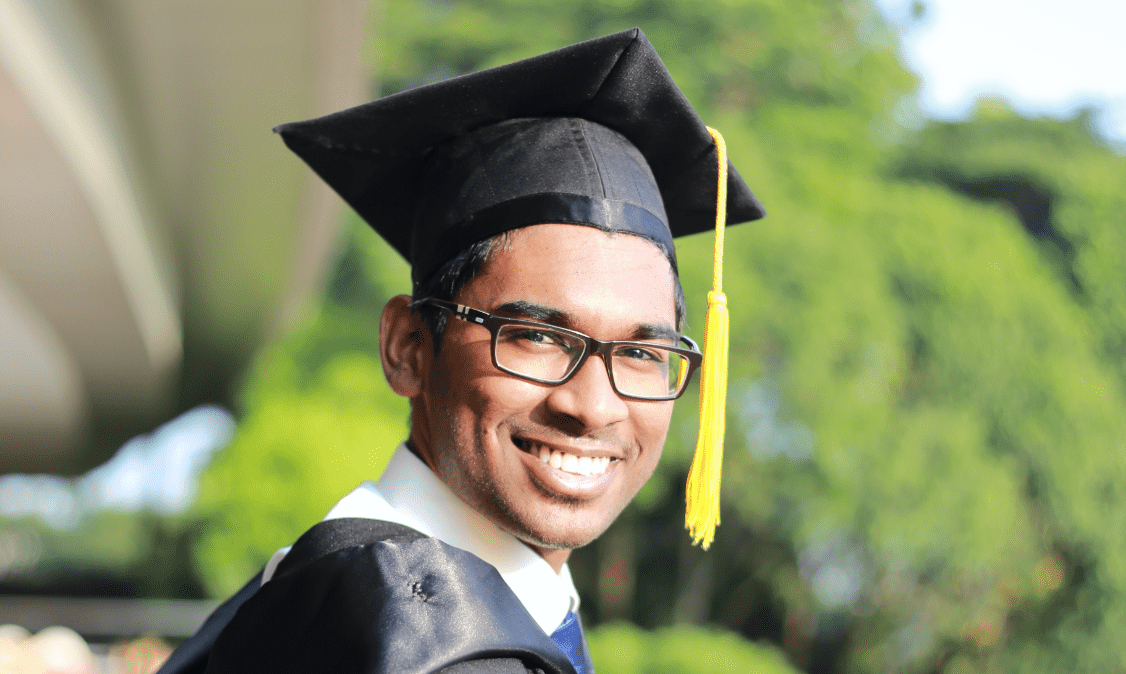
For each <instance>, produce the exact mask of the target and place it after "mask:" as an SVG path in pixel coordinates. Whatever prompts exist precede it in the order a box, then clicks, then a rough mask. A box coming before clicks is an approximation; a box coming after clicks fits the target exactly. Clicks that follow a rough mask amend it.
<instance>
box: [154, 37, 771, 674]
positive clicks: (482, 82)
mask: <svg viewBox="0 0 1126 674" xmlns="http://www.w3.org/2000/svg"><path fill="white" fill-rule="evenodd" d="M277 131H278V132H279V133H280V134H281V136H282V138H283V139H284V140H285V142H286V144H287V145H288V146H289V147H290V148H291V149H293V150H294V151H295V152H296V153H297V154H299V155H300V156H301V157H302V158H303V159H304V160H305V161H306V162H307V163H308V164H309V165H310V166H311V167H312V168H313V169H314V170H315V171H317V173H319V174H320V175H321V176H322V177H323V178H324V179H325V180H326V181H327V182H328V183H329V184H330V185H332V186H333V188H334V189H336V191H337V192H338V193H339V194H340V195H341V196H342V197H343V198H344V199H345V200H346V201H348V203H349V204H351V205H352V207H353V208H355V209H356V211H357V212H358V213H359V214H360V215H361V216H362V217H363V218H364V219H365V220H366V221H367V222H368V223H369V224H371V225H372V227H373V228H374V229H375V230H376V231H378V232H379V233H380V234H381V235H382V236H384V237H385V238H386V239H387V240H388V241H389V242H390V243H391V244H392V245H393V246H395V248H396V249H397V250H399V252H401V253H402V254H403V255H404V256H405V257H406V258H407V259H408V260H410V261H411V265H412V277H413V280H414V296H413V297H407V296H399V297H395V298H393V299H392V300H391V301H390V302H388V304H387V306H386V307H385V308H384V310H383V315H382V321H381V325H380V350H381V357H382V362H383V369H384V373H385V375H386V377H387V380H388V382H389V384H390V385H391V388H392V389H393V390H394V391H395V392H396V393H398V394H399V395H402V396H404V397H407V398H409V399H410V401H411V428H410V436H409V438H408V439H407V442H406V443H405V444H404V445H402V446H400V447H399V449H398V450H397V451H396V452H395V454H394V455H393V457H392V459H391V461H390V463H389V465H388V467H387V469H386V471H385V472H384V474H383V476H382V477H381V478H380V480H379V481H378V482H377V483H375V484H372V483H364V484H363V485H361V486H360V487H359V488H358V489H356V490H355V491H354V492H352V493H351V494H349V495H348V496H346V497H345V498H344V499H342V500H341V501H340V503H338V504H337V506H336V507H335V508H333V510H332V511H331V512H330V513H329V514H328V516H327V517H326V519H325V521H324V522H322V523H321V524H319V525H317V526H315V527H313V528H312V529H311V530H310V531H309V532H307V533H306V534H305V535H304V536H302V537H301V539H299V540H298V541H297V542H296V543H295V544H294V546H293V547H292V548H286V549H283V550H281V551H279V552H278V554H276V555H275V556H274V558H273V559H272V560H271V561H270V563H269V564H268V565H267V566H266V568H265V569H264V571H263V573H262V574H261V576H260V577H259V578H256V579H254V580H252V581H251V582H250V583H249V584H248V585H247V587H246V588H244V589H243V591H241V592H240V593H239V594H238V595H236V597H235V598H233V599H232V600H231V601H229V602H228V603H227V604H226V605H224V607H222V608H220V609H219V610H218V611H217V612H216V614H215V615H214V616H212V618H210V619H209V620H208V623H207V624H205V626H204V627H203V628H202V629H201V630H200V633H199V634H197V636H196V637H194V638H193V639H192V640H189V642H187V643H186V644H185V645H184V647H182V648H181V649H180V650H179V651H177V653H176V654H175V655H174V656H173V658H172V659H170V661H169V663H168V664H167V665H166V667H165V668H164V669H163V670H162V671H165V672H172V671H177V672H185V671H207V672H243V671H279V670H280V671H310V670H315V671H326V672H327V671H334V672H336V671H345V672H351V671H357V672H383V671H394V672H431V671H443V672H527V671H543V672H568V673H570V672H579V673H585V672H592V671H593V668H592V666H591V663H590V659H589V654H588V653H587V651H586V647H585V642H584V640H583V637H582V628H581V622H580V621H579V619H578V614H577V613H578V596H577V593H576V592H575V589H574V586H573V584H572V583H571V579H570V574H569V572H568V570H567V566H566V562H567V558H568V556H569V555H570V551H571V550H572V549H574V548H577V547H580V546H582V545H585V544H587V543H589V542H590V541H591V540H593V539H594V538H596V537H597V536H598V535H599V534H601V533H602V532H603V531H605V529H606V528H607V527H608V526H609V525H610V524H611V523H612V522H613V521H614V519H615V518H616V517H617V516H618V514H619V513H620V512H621V511H622V509H623V508H624V507H625V506H626V505H627V504H628V503H629V502H630V500H631V499H632V498H633V497H634V496H635V495H636V493H637V491H638V490H639V489H640V488H641V487H642V486H643V485H644V484H645V482H646V480H648V479H649V477H650V475H651V474H652V472H653V469H654V467H655V466H656V463H657V461H658V460H659V459H660V455H661V450H662V447H663V446H664V442H665V436H666V434H667V432H668V427H669V420H670V416H671V413H672V404H673V402H672V401H673V400H674V399H675V398H676V397H678V396H679V395H680V394H681V393H682V392H683V391H684V389H685V387H686V386H687V384H688V380H689V378H690V377H691V374H692V372H693V370H695V368H696V367H697V366H698V365H699V364H700V362H701V354H700V352H699V350H698V349H697V348H696V346H695V344H694V343H693V342H692V341H691V340H689V339H688V338H687V337H684V336H683V335H682V334H681V332H680V330H681V325H682V322H683V317H684V299H683V296H682V293H681V290H680V284H679V281H678V279H677V269H676V254H675V249H674V246H673V240H672V238H673V235H674V234H675V235H681V234H690V233H693V232H698V231H703V230H706V229H710V228H711V227H712V226H713V223H715V220H716V217H717V216H716V196H715V195H716V184H717V175H718V176H720V177H722V176H723V175H724V173H723V171H717V166H722V167H723V168H724V169H727V168H729V167H728V166H727V163H726V159H725V158H724V155H723V153H722V150H718V151H717V147H716V146H715V145H714V144H713V142H712V138H711V136H709V133H708V131H707V130H706V129H705V127H704V126H703V124H702V123H701V122H700V120H699V118H698V117H697V116H696V115H695V113H694V112H693V111H692V109H691V107H690V106H689V105H688V103H687V101H686V100H685V99H684V97H683V95H682V94H681V93H680V91H679V90H678V89H677V88H676V86H675V84H673V82H672V80H671V78H670V77H669V75H668V73H667V71H666V70H665V69H664V66H663V65H662V64H661V62H660V59H659V58H658V57H657V55H656V53H655V52H654V51H653V49H652V47H651V46H650V45H649V43H648V41H647V40H646V39H645V36H644V35H643V34H642V33H641V32H640V31H639V30H636V29H634V30H632V31H626V32H624V33H619V34H617V35H611V36H608V37H605V38H601V39H598V40H592V41H589V42H585V43H581V44H578V45H574V46H572V47H568V48H566V49H563V50H559V51H557V52H552V53H550V54H545V55H543V56H540V57H536V58H533V59H528V60H525V61H520V62H517V63H514V64H510V65H507V66H502V67H500V68H494V69H492V70H488V71H483V72H479V73H474V74H472V75H468V76H465V77H460V78H455V79H453V80H448V81H446V82H440V83H437V84H434V85H428V86H426V87H420V88H418V89H415V90H411V91H407V92H403V93H401V94H397V95H394V96H389V97H387V98H385V99H382V100H379V101H375V102H374V103H370V104H367V105H364V106H359V107H357V108H353V109H351V110H345V111H343V112H340V113H336V114H334V115H329V116H327V117H324V118H320V119H316V120H310V121H308V122H300V123H295V124H288V125H284V126H281V127H279V128H278V129H277ZM717 157H718V161H717ZM719 182H720V184H721V186H722V187H725V188H726V189H728V190H729V196H728V198H726V199H721V201H720V213H721V215H720V220H721V225H722V212H723V207H724V206H726V209H727V211H728V212H729V213H730V214H731V216H732V219H733V220H734V221H735V222H741V221H746V220H751V219H755V218H758V217H761V216H762V210H761V207H760V206H759V204H758V202H757V201H756V200H755V198H754V196H753V195H752V194H751V192H750V190H749V189H747V187H746V185H745V184H744V183H743V181H742V180H741V179H740V178H739V177H738V175H737V174H736V173H734V170H733V169H731V171H730V174H729V176H728V179H726V180H722V179H721V180H720V181H719ZM720 193H721V194H722V193H723V192H722V191H721V192H720ZM718 231H720V232H721V231H722V227H720V229H719V230H718ZM717 291H718V288H717ZM717 297H721V295H720V294H719V293H718V292H717V293H715V295H714V296H713V299H715V298H717ZM720 301H722V300H720ZM708 355H709V358H710V357H712V355H713V354H712V353H711V352H709V354H708ZM705 372H706V371H705ZM715 381H716V380H713V388H715V386H716V384H715ZM718 381H719V382H720V387H721V385H722V378H720V379H719V380H718ZM704 397H705V398H707V397H708V394H705V395H704ZM719 409H720V412H719V413H720V420H719V423H720V424H721V423H722V407H721V406H720V408H719ZM719 442H720V443H722V439H721V436H720V439H719ZM714 479H718V478H714ZM714 479H713V481H714Z"/></svg>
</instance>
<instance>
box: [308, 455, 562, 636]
mask: <svg viewBox="0 0 1126 674" xmlns="http://www.w3.org/2000/svg"><path fill="white" fill-rule="evenodd" d="M343 517H366V518H370V519H380V520H384V521H388V522H395V523H396V524H402V525H403V526H407V527H410V528H412V529H415V530H416V531H418V532H420V533H423V534H426V535H427V536H433V537H434V538H437V539H438V540H440V541H442V542H444V543H446V544H447V545H452V546H453V547H455V548H460V549H462V550H465V551H466V552H470V553H473V554H474V555H477V556H478V557H480V558H481V559H483V560H484V561H486V562H488V563H489V564H492V565H493V566H494V567H495V568H496V570H497V571H499V572H500V575H501V577H502V578H504V581H505V582H506V583H507V584H508V587H509V588H511V589H512V592H513V593H514V594H515V595H516V596H517V598H519V599H520V601H521V603H523V604H524V608H526V609H528V613H530V614H532V618H533V619H535V621H536V623H537V624H539V626H540V627H541V628H542V629H543V631H544V632H545V633H547V634H551V633H552V632H553V631H555V628H556V627H558V626H559V625H560V623H562V622H563V619H564V618H566V616H567V612H568V611H574V612H576V613H577V612H578V608H579V595H578V592H577V591H576V590H575V585H574V582H573V581H572V580H571V572H570V570H569V569H568V568H567V565H566V564H564V565H563V568H562V569H561V570H560V572H559V573H558V574H557V573H555V570H554V569H552V568H551V565H550V564H548V563H547V561H545V560H544V558H543V557H541V556H540V555H539V554H538V553H536V552H535V551H534V550H532V549H531V548H529V547H528V546H527V545H525V544H524V543H522V542H521V541H520V540H519V539H517V538H516V537H515V536H513V535H512V534H510V533H508V532H507V531H504V530H502V529H500V528H498V527H497V526H496V525H495V524H493V523H492V522H491V521H489V520H488V519H487V518H486V517H485V516H483V515H481V514H480V513H478V512H477V511H476V510H474V509H472V508H470V507H469V506H468V505H466V503H465V502H464V501H462V500H461V499H460V498H458V497H457V495H456V494H454V493H453V491H451V490H450V488H449V487H448V486H446V483H444V482H442V480H440V479H439V478H438V476H437V475H435V474H434V472H433V471H431V470H430V467H429V466H427V465H426V464H425V463H423V462H422V460H420V459H419V458H418V457H417V456H415V455H414V453H412V452H411V451H410V450H409V449H408V448H407V446H406V444H401V445H399V447H398V448H396V449H395V453H394V454H392V456H391V461H390V462H389V463H388V464H387V468H386V469H385V470H384V471H383V475H382V477H380V478H379V481H378V482H376V483H375V484H373V483H371V482H364V483H363V484H361V485H360V486H359V487H357V488H356V489H355V490H354V491H353V492H352V493H350V494H348V495H347V496H345V497H344V498H343V499H341V500H340V502H339V503H337V504H336V507H334V508H333V509H332V510H331V511H329V513H328V515H327V516H326V517H325V519H326V520H329V519H337V518H343Z"/></svg>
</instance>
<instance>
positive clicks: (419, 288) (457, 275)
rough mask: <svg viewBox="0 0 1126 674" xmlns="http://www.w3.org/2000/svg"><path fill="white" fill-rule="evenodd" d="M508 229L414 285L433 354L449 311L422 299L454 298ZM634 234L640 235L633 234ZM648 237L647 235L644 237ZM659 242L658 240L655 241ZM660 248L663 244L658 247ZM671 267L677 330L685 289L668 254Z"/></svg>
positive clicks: (502, 242) (682, 314)
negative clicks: (431, 343) (428, 331)
mask: <svg viewBox="0 0 1126 674" xmlns="http://www.w3.org/2000/svg"><path fill="white" fill-rule="evenodd" d="M508 234H509V233H508V232H502V233H500V234H497V235H495V236H492V237H490V238H488V239H484V240H482V241H478V242H477V243H474V244H471V245H469V246H467V247H466V248H464V249H463V250H462V251H461V252H460V253H458V254H457V255H455V256H454V257H453V258H451V259H450V260H449V261H448V262H446V263H445V264H443V265H442V266H441V267H439V268H438V271H436V272H434V273H433V274H431V275H430V277H429V278H427V279H426V280H425V281H423V282H422V283H418V284H415V287H414V294H413V296H412V298H411V299H412V300H413V304H414V306H415V311H418V312H419V314H420V315H421V316H422V322H423V323H424V324H426V327H427V328H428V329H429V330H430V336H431V338H432V340H433V342H434V353H437V352H438V351H439V350H440V349H441V348H442V336H443V335H445V333H446V325H447V321H448V318H449V314H448V313H447V312H445V311H442V310H440V309H438V308H437V307H433V306H428V305H425V304H423V305H419V304H418V303H419V302H421V301H422V300H428V299H433V300H445V301H447V302H452V301H454V298H455V297H457V294H458V293H459V292H461V289H462V288H464V287H465V284H467V283H469V282H470V281H472V280H473V279H474V278H476V277H477V275H478V274H480V273H481V271H482V270H483V269H484V268H485V264H486V263H487V262H488V261H489V257H490V256H491V255H493V254H494V253H496V252H498V251H500V250H503V249H504V248H506V247H507V246H508ZM631 236H638V235H637V234H631ZM641 238H646V237H641ZM654 244H655V245H656V242H654ZM658 247H660V246H658ZM665 259H667V260H668V261H669V265H670V266H671V267H672V279H673V286H674V291H673V292H674V293H675V295H676V296H675V298H674V300H673V301H674V302H675V307H674V309H675V312H676V329H677V330H678V331H679V330H681V329H682V327H683V325H684V317H685V315H686V313H687V306H686V304H685V301H684V288H682V287H681V285H680V273H679V271H678V270H677V267H676V258H675V257H673V256H671V255H667V254H666V255H665Z"/></svg>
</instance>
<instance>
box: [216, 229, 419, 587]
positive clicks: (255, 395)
mask: <svg viewBox="0 0 1126 674" xmlns="http://www.w3.org/2000/svg"><path fill="white" fill-rule="evenodd" d="M361 227H362V228H363V229H364V230H366V226H364V225H362V224H360V223H358V222H353V223H352V228H351V230H350V236H351V237H352V243H351V245H350V246H349V248H348V250H347V252H346V254H345V255H344V257H343V259H342V261H341V264H340V267H339V269H338V272H337V274H336V277H335V278H334V282H333V284H332V287H331V288H330V290H329V295H330V297H333V298H335V299H334V301H331V302H328V303H326V304H325V305H324V306H323V307H322V308H321V309H320V310H319V312H318V313H317V314H316V315H315V316H314V317H312V318H311V319H310V320H309V322H308V324H307V325H306V326H305V327H304V328H303V329H301V330H299V331H298V332H297V333H296V334H295V335H294V336H292V337H290V338H288V339H286V340H284V341H283V342H281V343H279V344H276V345H274V346H273V347H271V348H269V349H267V350H266V351H264V352H263V353H262V354H261V355H260V357H259V358H258V361H257V363H256V364H255V367H254V370H253V372H252V373H251V375H250V377H249V381H248V385H247V387H246V389H245V391H244V410H243V418H242V421H241V423H240V424H239V428H238V432H237V434H236V437H235V439H234V441H233V442H232V444H231V446H230V447H228V448H226V449H225V450H223V451H222V452H221V453H220V454H219V456H218V457H217V458H216V460H215V461H214V462H213V463H212V464H211V466H209V467H208V469H207V471H206V472H205V474H204V476H203V479H202V482H201V488H200V498H199V502H198V504H197V506H196V512H197V513H198V515H199V516H201V517H205V518H206V519H207V520H208V526H207V528H206V531H205V533H204V536H203V539H202V541H201V543H200V545H199V546H198V548H197V557H198V559H199V563H200V565H201V567H202V568H204V569H205V570H206V571H207V579H208V587H209V589H210V590H211V592H212V593H214V594H215V595H216V596H223V595H226V594H229V593H231V592H233V591H234V590H237V589H238V588H239V587H241V586H242V584H243V583H245V582H246V580H247V579H248V578H249V577H250V576H253V575H254V574H255V573H257V571H258V570H259V569H260V568H261V567H262V565H263V564H265V563H266V561H268V560H269V558H270V555H272V554H273V552H274V551H275V550H277V549H278V548H281V547H283V546H286V545H289V544H290V543H292V542H293V541H294V540H295V539H296V537H297V536H299V535H300V534H301V533H302V532H303V531H304V530H305V529H307V528H309V527H310V526H312V525H313V524H315V523H316V522H318V521H319V520H320V519H321V518H322V517H324V515H325V513H326V512H328V510H329V509H330V508H331V507H332V505H333V504H334V503H335V502H336V501H337V500H339V499H340V497H341V496H343V495H344V494H345V493H347V492H349V491H351V490H352V489H354V488H355V487H356V486H357V485H358V484H359V483H360V482H362V481H364V480H373V479H376V478H378V477H379V474H380V473H381V472H382V471H383V467H384V466H385V465H386V463H387V461H388V460H389V459H390V458H391V452H392V451H393V450H394V449H395V447H396V446H397V445H398V444H399V443H400V442H402V441H403V439H405V438H406V431H407V423H406V421H407V414H408V408H407V405H406V402H405V401H404V400H402V399H400V398H398V397H397V396H395V394H394V393H392V392H391V390H390V389H389V388H388V386H387V383H386V381H385V380H384V378H383V370H382V367H381V366H380V363H379V349H378V345H379V310H380V309H381V308H382V304H383V301H382V299H381V298H385V297H386V292H387V291H385V290H384V288H385V287H386V286H383V285H381V282H380V276H379V274H380V271H381V270H386V269H388V268H390V269H395V265H396V264H397V265H398V266H399V268H400V269H405V268H406V266H405V264H404V263H403V262H402V261H400V260H397V259H396V258H395V257H394V256H395V253H394V252H393V251H391V250H390V249H389V248H388V247H387V246H386V244H383V243H381V242H378V241H376V237H374V236H370V232H368V231H361V230H360V228H361ZM358 235H359V236H358ZM380 256H382V257H380Z"/></svg>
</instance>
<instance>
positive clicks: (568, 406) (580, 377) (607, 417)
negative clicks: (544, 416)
mask: <svg viewBox="0 0 1126 674" xmlns="http://www.w3.org/2000/svg"><path fill="white" fill-rule="evenodd" d="M547 407H548V410H550V411H551V413H552V414H553V415H554V416H555V417H556V418H559V419H563V420H566V421H567V422H568V423H570V424H572V425H577V426H579V428H573V429H569V430H571V431H573V432H576V433H580V434H583V433H587V432H590V431H593V430H595V429H598V428H604V427H606V426H609V425H611V424H614V423H617V422H619V421H625V419H626V418H627V417H629V406H628V405H627V404H626V402H625V401H624V400H622V397H621V396H619V395H618V394H617V392H615V391H614V387H613V386H611V385H610V377H609V374H608V373H607V372H606V363H605V361H603V360H602V357H601V356H592V357H591V358H588V359H587V361H586V362H585V363H583V365H582V367H580V368H579V371H578V372H576V373H575V375H574V376H573V377H572V378H571V379H570V381H568V382H567V383H566V384H563V385H562V386H558V387H556V388H554V389H553V390H552V392H551V395H549V396H548V398H547Z"/></svg>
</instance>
